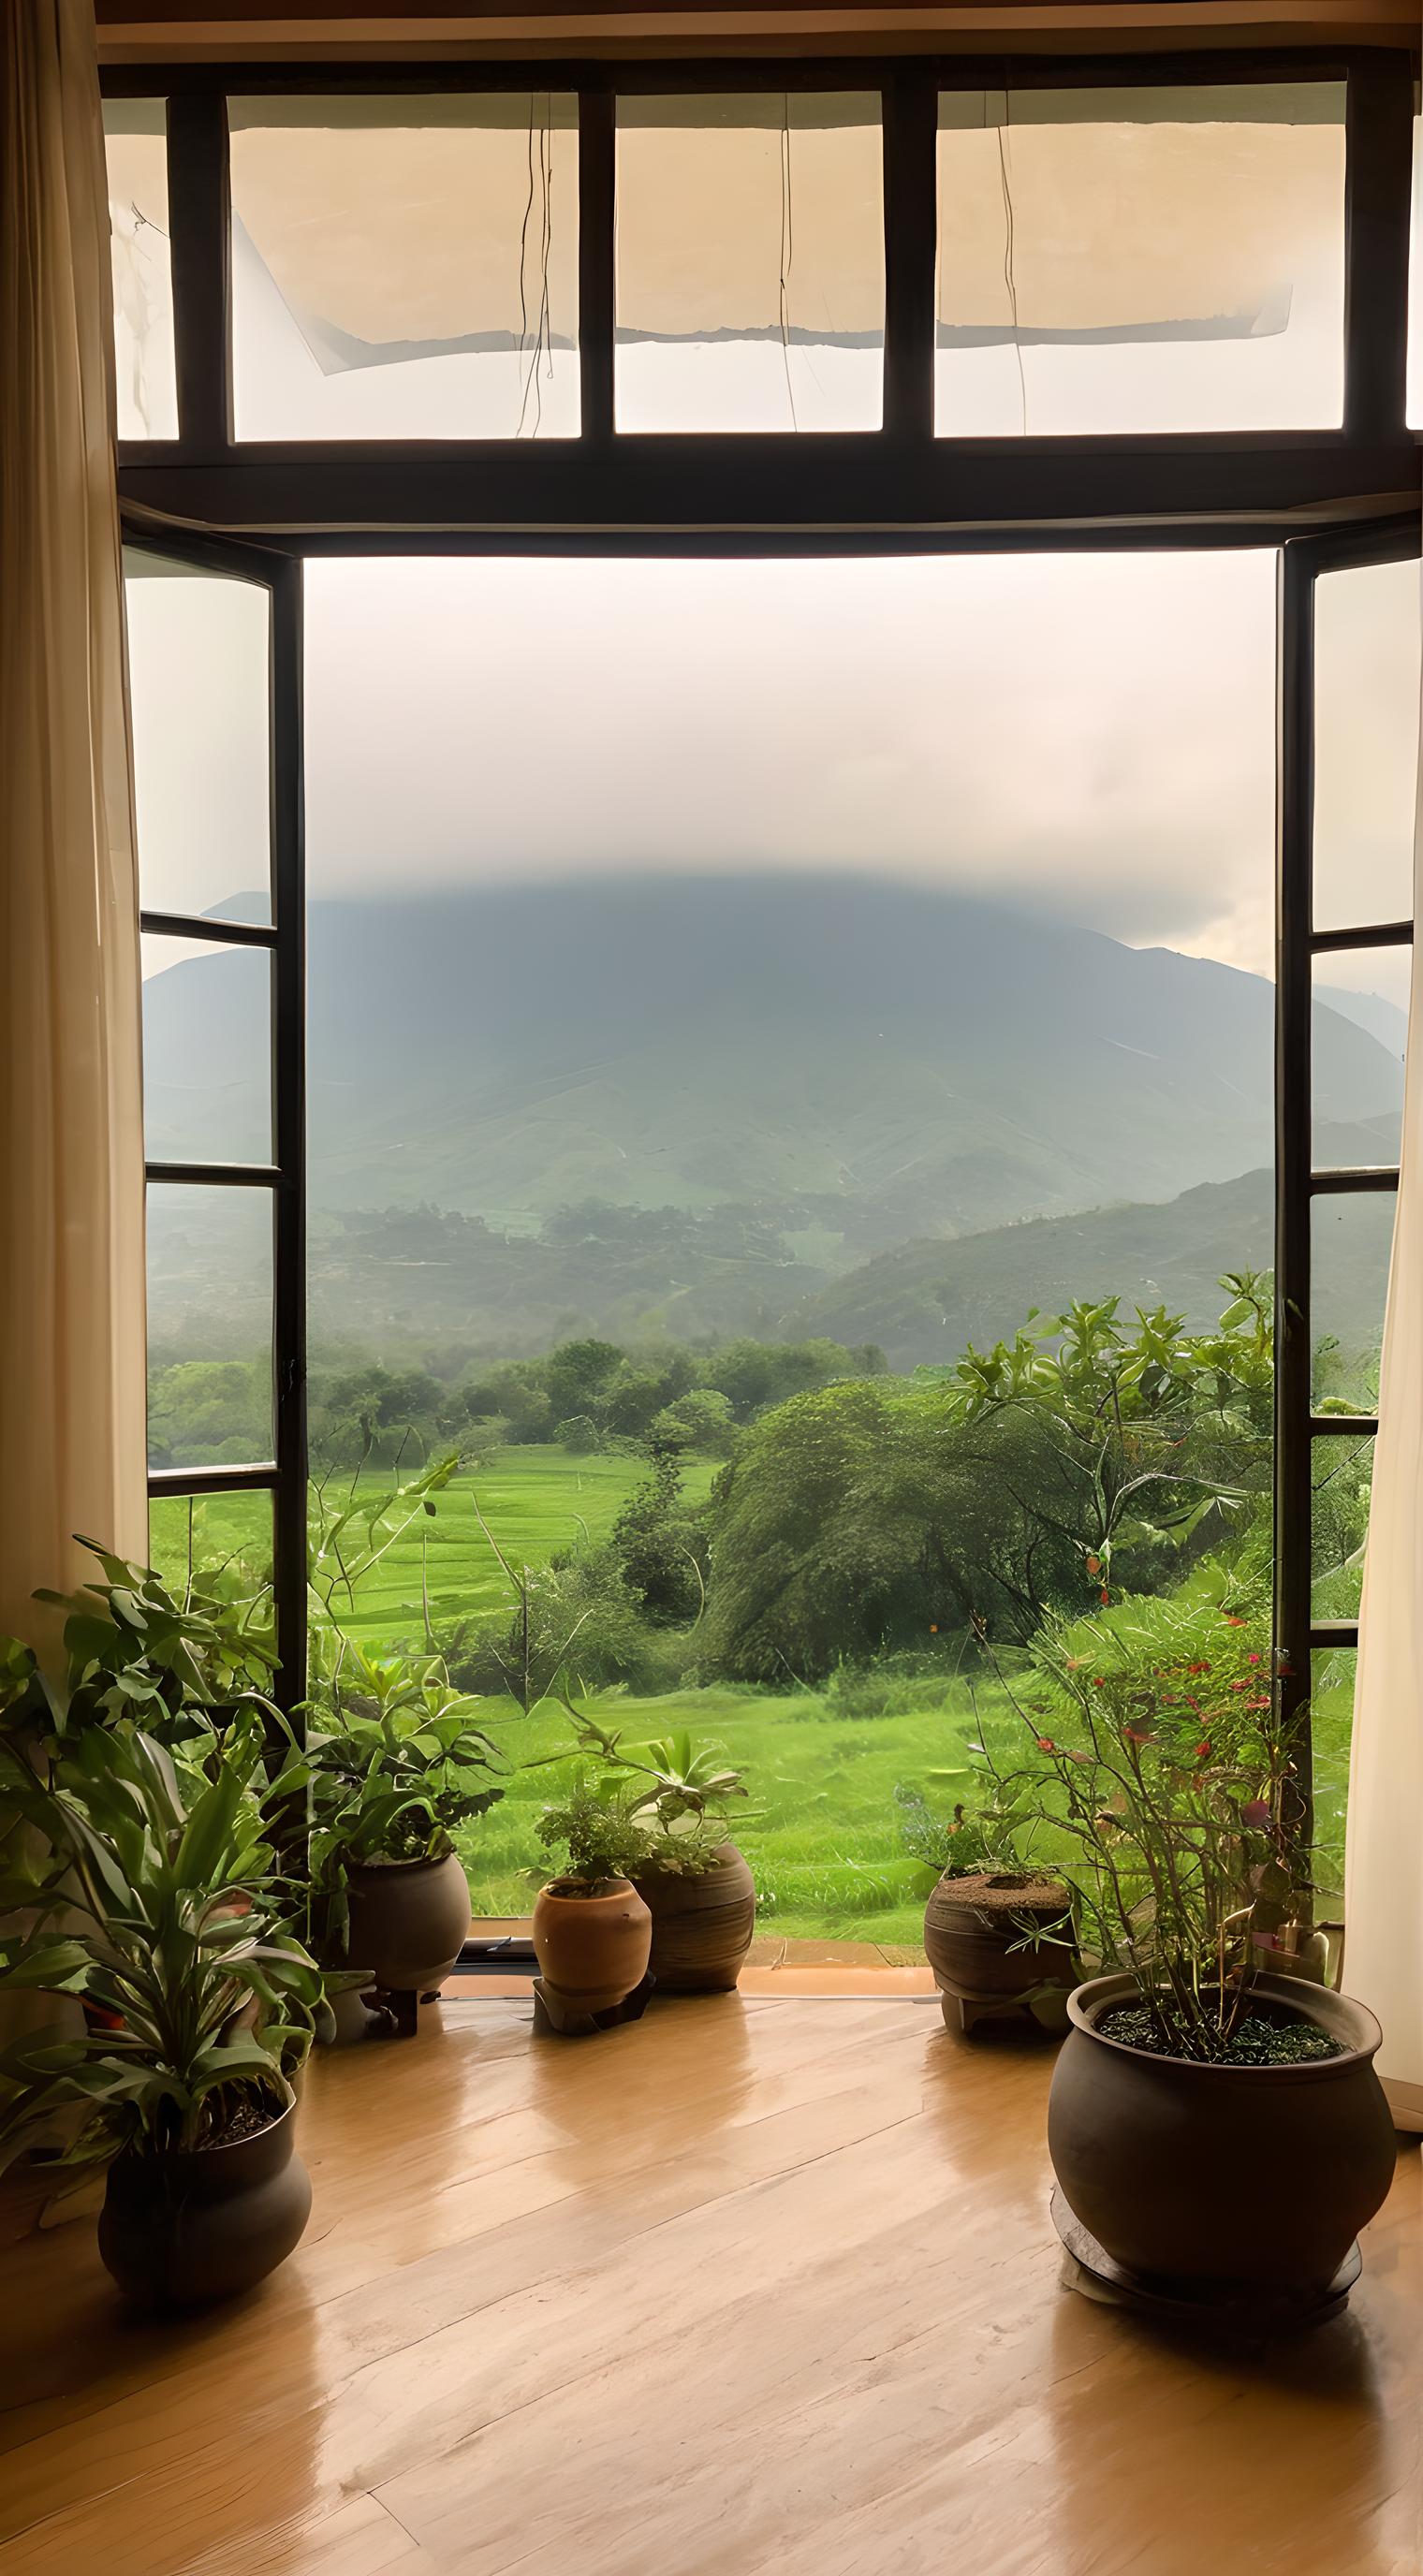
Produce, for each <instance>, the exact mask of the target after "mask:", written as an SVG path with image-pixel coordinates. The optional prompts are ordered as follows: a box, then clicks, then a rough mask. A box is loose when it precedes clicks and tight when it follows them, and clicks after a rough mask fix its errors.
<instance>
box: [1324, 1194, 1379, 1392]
mask: <svg viewBox="0 0 1423 2576" xmlns="http://www.w3.org/2000/svg"><path fill="white" fill-rule="evenodd" d="M1397 1205H1398V1201H1397V1199H1396V1197H1395V1194H1394V1192H1393V1191H1392V1190H1360V1191H1357V1192H1354V1191H1350V1192H1346V1193H1344V1194H1342V1195H1340V1196H1338V1197H1334V1196H1331V1197H1328V1198H1317V1199H1316V1200H1315V1201H1314V1203H1313V1207H1312V1210H1311V1214H1310V1242H1311V1265H1312V1275H1311V1281H1310V1308H1311V1316H1310V1321H1311V1344H1310V1347H1311V1352H1312V1359H1311V1383H1312V1386H1313V1390H1314V1400H1315V1403H1316V1404H1322V1403H1327V1402H1330V1401H1333V1402H1335V1403H1337V1404H1338V1405H1339V1406H1341V1407H1342V1408H1343V1410H1344V1411H1346V1412H1356V1413H1372V1412H1373V1411H1374V1410H1375V1408H1376V1406H1377V1404H1378V1392H1379V1350H1380V1347H1381V1345H1382V1342H1383V1319H1384V1307H1385V1305H1386V1303H1387V1299H1388V1265H1389V1260H1390V1257H1391V1255H1392V1251H1393V1220H1394V1215H1395V1212H1396V1209H1397Z"/></svg>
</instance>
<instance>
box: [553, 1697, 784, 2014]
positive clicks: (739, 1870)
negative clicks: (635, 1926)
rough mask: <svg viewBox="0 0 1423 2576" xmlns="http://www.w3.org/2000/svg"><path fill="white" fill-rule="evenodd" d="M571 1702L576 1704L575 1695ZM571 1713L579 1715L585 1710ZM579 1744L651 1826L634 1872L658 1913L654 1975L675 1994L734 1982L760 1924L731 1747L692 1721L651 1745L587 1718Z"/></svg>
mask: <svg viewBox="0 0 1423 2576" xmlns="http://www.w3.org/2000/svg"><path fill="white" fill-rule="evenodd" d="M566 1705H567V1703H566ZM570 1713H571V1714H573V1715H575V1716H577V1712H576V1711H572V1710H571V1709H570ZM577 1724H578V1745H579V1749H580V1751H582V1752H584V1753H586V1754H591V1755H593V1756H594V1757H595V1759H596V1761H597V1762H598V1764H599V1765H600V1766H602V1769H603V1771H604V1773H605V1775H606V1776H607V1777H609V1778H611V1779H612V1780H613V1781H614V1782H616V1783H617V1784H618V1785H619V1788H620V1791H621V1793H622V1795H623V1796H624V1798H625V1799H626V1803H627V1808H628V1812H629V1814H630V1815H631V1816H632V1817H633V1818H634V1819H636V1820H638V1821H640V1822H641V1823H643V1824H645V1825H646V1826H647V1827H648V1828H649V1829H650V1831H651V1834H652V1842H651V1847H650V1850H649V1853H648V1856H647V1858H646V1859H645V1860H644V1861H643V1862H642V1863H641V1864H640V1865H639V1867H638V1868H637V1869H636V1870H635V1872H634V1879H635V1884H636V1887H637V1891H638V1894H639V1896H641V1898H642V1899H643V1902H644V1903H645V1904H646V1906H647V1908H648V1911H649V1913H650V1914H651V1916H652V1973H653V1975H654V1977H655V1978H656V1980H657V1983H658V1985H659V1987H661V1988H663V1989H664V1990H665V1991H667V1992H668V1993H671V1994H723V1993H728V1992H730V1990H731V1989H732V1988H734V1986H735V1984H736V1981H737V1977H738V1976H739V1974H740V1971H741V1966H742V1963H743V1961H744V1959H745V1957H746V1954H747V1951H748V1950H749V1949H750V1947H751V1939H752V1935H753V1933H754V1931H755V1929H756V1886H755V1881H754V1880H753V1878H752V1876H751V1872H750V1869H749V1868H748V1866H747V1863H746V1860H745V1858H744V1856H743V1854H742V1853H741V1852H739V1851H738V1850H737V1848H736V1845H735V1843H734V1842H733V1841H732V1840H731V1836H730V1831H729V1827H730V1817H729V1815H728V1812H727V1811H728V1807H729V1805H730V1803H731V1801H732V1800H733V1799H737V1798H744V1797H745V1796H746V1794H747V1793H746V1786H745V1775H744V1773H743V1772H741V1771H739V1770H737V1769H736V1768H735V1767H734V1766H733V1765H732V1764H730V1763H729V1762H728V1761H727V1759H726V1748H725V1746H724V1745H721V1744H718V1743H715V1742H712V1741H708V1742H706V1743H703V1744H698V1743H697V1742H696V1741H695V1740H694V1738H693V1737H692V1735H691V1734H690V1733H689V1732H688V1730H687V1729H686V1728H683V1729H682V1730H681V1731H680V1732H679V1733H678V1734H676V1735H670V1736H663V1737H658V1738H654V1739H652V1740H651V1741H650V1742H648V1743H645V1744H625V1743H624V1742H623V1739H622V1737H621V1735H620V1734H618V1733H617V1732H616V1731H614V1730H610V1729H607V1728H604V1727H600V1726H599V1725H597V1724H596V1723H595V1722H594V1721H593V1720H592V1719H591V1718H587V1717H580V1718H578V1719H577Z"/></svg>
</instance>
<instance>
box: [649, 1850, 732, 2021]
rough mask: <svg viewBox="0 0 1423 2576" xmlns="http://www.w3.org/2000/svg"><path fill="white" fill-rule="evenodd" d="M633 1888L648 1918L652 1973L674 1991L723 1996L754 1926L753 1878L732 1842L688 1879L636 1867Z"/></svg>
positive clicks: (661, 1871) (665, 1986)
mask: <svg viewBox="0 0 1423 2576" xmlns="http://www.w3.org/2000/svg"><path fill="white" fill-rule="evenodd" d="M635 1884H636V1887H637V1892H638V1894H639V1896H640V1897H641V1898H642V1899H643V1901H644V1903H645V1904H646V1906H647V1909H648V1911H649V1913H650V1914H651V1916H652V1973H653V1975H654V1977H655V1978H656V1979H657V1983H658V1986H659V1988H661V1989H663V1990H664V1991H665V1992H667V1993H669V1994H674V1995H712V1994H728V1993H730V1991H731V1989H732V1987H733V1986H734V1985H735V1983H736V1980H737V1978H738V1976H739V1975H740V1973H741V1967H742V1963H743V1961H744V1959H745V1957H746V1953H747V1951H748V1950H749V1949H750V1947H751V1935H752V1933H753V1932H754V1931H755V1929H756V1882H755V1880H754V1879H753V1878H752V1875H751V1872H750V1870H749V1869H748V1868H747V1865H746V1862H745V1860H744V1859H743V1857H742V1855H741V1853H740V1852H739V1851H738V1850H737V1848H736V1845H735V1843H722V1844H720V1845H719V1846H718V1849H717V1852H716V1857H715V1862H714V1865H713V1866H712V1868H710V1869H705V1870H702V1871H700V1872H699V1873H698V1875H697V1876H696V1877H694V1878H679V1877H675V1876H672V1875H669V1874H668V1873H667V1872H665V1871H663V1870H658V1869H645V1870H639V1872H638V1875H637V1879H636V1881H635Z"/></svg>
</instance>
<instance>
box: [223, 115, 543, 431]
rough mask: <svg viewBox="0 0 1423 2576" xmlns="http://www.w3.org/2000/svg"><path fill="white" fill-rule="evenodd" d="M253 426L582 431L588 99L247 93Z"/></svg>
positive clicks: (244, 144) (239, 348)
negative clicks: (584, 118)
mask: <svg viewBox="0 0 1423 2576" xmlns="http://www.w3.org/2000/svg"><path fill="white" fill-rule="evenodd" d="M228 119H229V124H230V126H231V132H232V332H233V388H234V405H235V413H236V430H237V436H238V437H239V438H571V437H576V435H577V432H578V417H579V402H578V134H577V102H576V100H575V99H574V98H573V97H572V96H570V95H567V94H564V93H561V92H559V91H549V90H535V91H532V92H530V91H527V90H524V91H509V92H506V93H502V94H500V95H498V96H494V95H489V96H479V97H469V96H463V95H455V94H453V93H451V94H449V95H447V96H443V97H430V98H356V97H351V96H346V97H342V98H315V97H313V98H245V99H244V98H233V99H230V100H229V101H228Z"/></svg>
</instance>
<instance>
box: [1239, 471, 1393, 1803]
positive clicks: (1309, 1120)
mask: <svg viewBox="0 0 1423 2576" xmlns="http://www.w3.org/2000/svg"><path fill="white" fill-rule="evenodd" d="M1419 554H1420V531H1419V522H1418V518H1417V516H1416V515H1415V516H1414V517H1412V518H1409V519H1402V518H1400V519H1394V520H1381V521H1378V522H1376V523H1373V524H1370V525H1366V526H1364V527H1361V528H1354V529H1346V530H1342V531H1338V532H1335V533H1332V534H1330V535H1328V536H1322V537H1296V538H1293V539H1291V540H1290V541H1289V542H1288V543H1286V544H1285V545H1283V546H1282V547H1281V549H1280V562H1279V593H1278V597H1279V642H1278V686H1279V699H1278V709H1277V715H1276V743H1275V749H1276V762H1277V792H1276V887H1275V959H1276V963H1275V1566H1274V1602H1275V1622H1274V1635H1275V1653H1276V1659H1277V1663H1278V1665H1279V1674H1280V1678H1279V1691H1280V1713H1281V1717H1282V1719H1283V1722H1284V1726H1285V1730H1286V1734H1287V1737H1288V1739H1289V1740H1290V1744H1291V1753H1292V1759H1293V1761H1294V1766H1295V1777H1294V1784H1293V1797H1294V1801H1295V1805H1296V1808H1297V1815H1298V1822H1299V1825H1300V1829H1301V1833H1302V1836H1303V1837H1304V1839H1306V1840H1307V1839H1308V1838H1309V1835H1310V1832H1311V1829H1312V1825H1313V1813H1314V1782H1313V1766H1312V1744H1311V1730H1310V1726H1309V1708H1310V1702H1311V1699H1312V1696H1313V1658H1314V1656H1315V1654H1317V1653H1319V1652H1320V1651H1322V1650H1328V1649H1330V1648H1333V1647H1341V1646H1342V1647H1356V1646H1357V1645H1358V1642H1359V1623H1358V1620H1357V1619H1317V1618H1316V1617H1315V1615H1314V1604H1313V1556H1314V1476H1313V1460H1314V1443H1315V1441H1316V1440H1326V1439H1330V1438H1335V1439H1339V1438H1344V1439H1372V1438H1374V1437H1375V1436H1376V1435H1377V1432H1378V1427H1379V1425H1378V1415H1377V1413H1317V1412H1316V1411H1315V1409H1314V1387H1313V1365H1312V1363H1313V1346H1314V1333H1313V1319H1312V1313H1311V1282H1312V1272H1313V1242H1312V1217H1313V1212H1314V1203H1315V1201H1316V1199H1320V1198H1326V1197H1337V1196H1341V1195H1351V1196H1359V1195H1367V1194H1372V1195H1375V1196H1382V1195H1386V1194H1387V1193H1388V1192H1390V1191H1392V1192H1394V1193H1396V1192H1397V1189H1398V1182H1399V1166H1398V1165H1397V1164H1396V1163H1394V1164H1386V1163H1384V1164H1362V1165H1355V1166H1340V1165H1335V1166H1330V1165H1327V1164H1326V1165H1320V1164H1316V1162H1315V1160H1314V1137H1313V1127H1314V1121H1313V1080H1314V1064H1313V1023H1314V961H1315V959H1316V957H1328V956H1338V955H1339V954H1340V953H1341V952H1342V951H1346V950H1349V949H1359V948H1411V947H1412V945H1413V941H1414V936H1415V923H1414V921H1413V920H1412V919H1411V918H1410V919H1409V920H1407V921H1374V922H1364V923H1359V924H1352V923H1351V924H1350V925H1349V926H1348V927H1347V928H1344V929H1322V930H1321V929H1318V928H1317V927H1316V926H1315V920H1314V744H1315V731H1316V715H1317V707H1316V693H1315V659H1314V635H1315V590H1316V584H1317V583H1318V581H1319V579H1320V577H1321V575H1322V574H1326V573H1331V572H1352V571H1359V570H1363V569H1366V568H1367V567H1368V566H1370V565H1374V564H1390V563H1407V562H1410V561H1412V562H1417V561H1418V559H1419Z"/></svg>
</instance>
